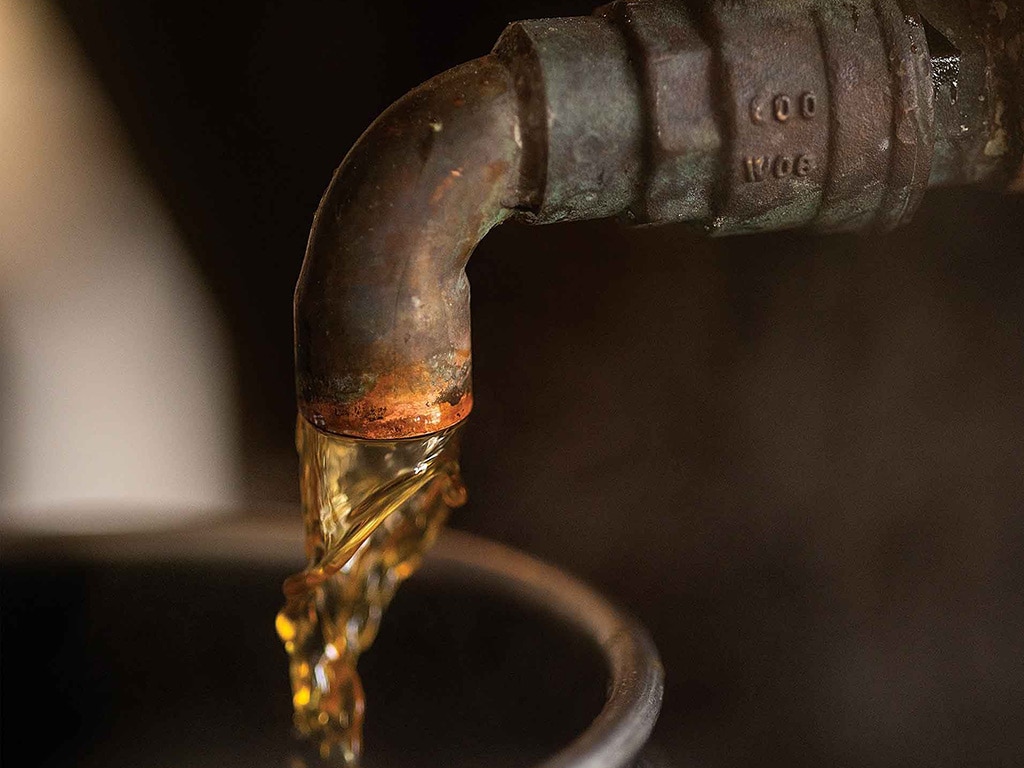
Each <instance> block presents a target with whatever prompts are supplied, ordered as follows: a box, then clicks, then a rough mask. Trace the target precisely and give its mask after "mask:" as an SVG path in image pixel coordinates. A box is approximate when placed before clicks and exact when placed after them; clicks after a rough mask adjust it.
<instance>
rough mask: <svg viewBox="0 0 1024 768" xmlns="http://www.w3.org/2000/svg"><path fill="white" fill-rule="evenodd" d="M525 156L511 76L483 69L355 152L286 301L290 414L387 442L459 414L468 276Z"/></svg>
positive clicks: (486, 64) (454, 77)
mask: <svg viewBox="0 0 1024 768" xmlns="http://www.w3.org/2000/svg"><path fill="white" fill-rule="evenodd" d="M521 149H522V148H521V141H520V136H519V123H518V117H517V108H516V99H515V95H514V93H513V87H512V82H511V76H510V74H509V72H508V70H507V69H506V68H505V67H504V66H503V65H501V64H500V63H498V61H497V60H496V59H495V58H494V57H492V56H486V57H484V58H481V59H477V60H475V61H471V62H468V63H466V64H463V65H461V66H458V67H455V68H454V69H451V70H449V71H448V72H445V73H444V74H442V75H439V76H437V77H435V78H433V79H432V80H430V81H429V82H427V83H425V84H424V85H422V86H420V87H419V88H416V89H415V90H413V91H411V92H409V93H408V94H406V95H405V96H404V97H402V98H401V99H400V100H399V101H397V102H396V103H395V104H394V105H393V106H392V107H391V108H390V109H388V110H387V111H386V112H384V114H382V115H381V116H380V117H379V118H378V119H377V120H376V121H375V122H374V123H373V125H371V126H370V128H369V129H368V130H367V131H366V133H364V134H363V136H362V138H360V139H359V141H358V142H357V143H356V145H355V146H354V147H353V148H352V150H351V151H350V152H349V154H348V156H347V157H346V158H345V160H344V162H343V163H342V164H341V166H340V167H339V168H338V170H337V172H336V173H335V174H334V178H333V180H332V181H331V184H330V187H328V189H327V192H326V194H325V195H324V197H323V200H322V201H321V203H320V207H319V209H318V211H317V213H316V216H315V218H314V222H313V228H312V231H311V233H310V237H309V244H308V247H307V251H306V260H305V262H304V264H303V267H302V273H301V275H300V277H299V282H298V286H297V287H296V291H295V339H296V342H295V364H296V374H297V389H298V400H299V410H300V411H301V413H302V415H303V416H304V417H305V418H306V419H307V420H309V422H310V423H311V424H313V425H314V426H316V427H317V428H319V429H321V430H325V431H328V432H333V433H335V434H343V435H352V436H356V437H364V438H374V439H391V438H399V437H411V436H415V435H423V434H429V433H431V432H436V431H438V430H440V429H444V428H445V427H448V426H451V425H453V424H456V423H458V422H459V421H461V420H462V419H463V418H465V417H466V415H468V413H469V410H470V408H471V405H472V393H471V388H470V367H471V363H470V338H469V337H470V316H469V283H468V281H467V279H466V273H465V271H464V269H465V266H466V262H467V261H468V259H469V256H470V254H471V253H472V252H473V248H474V247H475V246H476V244H477V243H478V242H479V241H480V240H481V239H482V238H483V237H484V235H486V234H487V232H488V231H489V230H490V229H491V228H492V227H493V226H495V225H496V224H498V223H500V222H501V221H503V220H504V219H506V218H507V217H508V216H509V215H510V214H511V213H512V209H513V208H514V207H515V205H516V203H517V193H516V191H515V186H516V183H517V182H518V174H519V167H520V155H521Z"/></svg>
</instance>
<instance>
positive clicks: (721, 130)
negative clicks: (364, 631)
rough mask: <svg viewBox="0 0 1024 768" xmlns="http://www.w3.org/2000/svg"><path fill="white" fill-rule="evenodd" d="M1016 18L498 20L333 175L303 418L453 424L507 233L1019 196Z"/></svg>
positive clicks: (945, 11) (897, 214) (872, 210)
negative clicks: (484, 246)
mask: <svg viewBox="0 0 1024 768" xmlns="http://www.w3.org/2000/svg"><path fill="white" fill-rule="evenodd" d="M1021 15H1022V14H1021V8H1020V3H1019V0H1015V1H1014V2H1003V1H1002V0H962V1H959V0H711V1H710V2H698V1H697V0H694V1H693V2H689V3H688V2H683V1H682V0H617V2H614V3H612V4H610V5H607V6H604V7H602V8H600V9H598V11H597V14H596V18H574V19H547V20H543V21H536V22H519V23H516V24H513V25H511V26H510V27H509V28H508V29H507V30H506V32H505V33H504V34H503V35H502V38H501V39H500V40H499V42H498V45H497V47H496V49H495V53H494V54H492V55H491V56H488V57H485V58H483V59H478V60H477V61H474V62H470V63H468V64H465V65H463V66H461V67H458V68H456V69H454V70H451V71H450V72H448V73H445V74H443V75H440V76H439V77H437V78H435V79H434V80H432V81H430V82H429V83H427V84H425V85H424V86H421V87H420V88H419V89H416V90H414V91H412V92H411V93H409V94H408V95H407V96H405V97H404V98H402V99H401V100H399V101H398V102H397V103H396V104H395V105H394V106H393V107H392V108H391V109H389V110H388V111H387V112H385V113H384V114H383V115H382V116H381V117H380V119H378V120H377V122H375V123H374V124H373V125H372V126H371V127H370V129H369V130H368V131H367V132H366V134H365V135H364V136H363V137H362V138H361V139H360V140H359V142H358V143H357V145H356V146H355V148H353V150H352V151H351V153H350V154H349V155H348V157H347V158H346V159H345V161H344V162H343V163H342V165H341V167H340V168H339V169H338V172H337V173H336V174H335V177H334V179H333V181H332V182H331V186H330V188H329V189H328V191H327V194H326V195H325V197H324V200H323V201H322V203H321V205H320V209H319V211H318V212H317V215H316V218H315V220H314V225H313V231H312V233H311V235H310V241H309V246H308V250H307V254H306V261H305V264H304V266H303V271H302V275H301V276H300V279H299V285H298V288H297V289H296V299H295V300H296V304H295V333H296V369H297V386H298V399H299V408H300V410H301V412H302V414H303V416H304V417H305V418H306V419H307V420H309V421H310V422H311V423H312V424H313V425H314V426H316V427H318V428H319V429H321V430H324V431H328V432H333V433H337V434H346V435H353V436H357V437H365V438H386V439H393V438H400V437H412V436H417V435H423V434H428V433H430V432H434V431H437V430H440V429H444V428H445V427H448V426H451V425H452V424H455V423H457V422H458V421H460V420H462V419H463V418H465V417H466V416H467V415H468V413H469V410H470V408H471V405H472V395H471V382H470V374H471V355H470V330H469V285H468V283H467V281H466V276H465V272H464V267H465V265H466V261H467V260H468V259H469V256H470V254H471V253H472V251H473V248H474V247H475V245H476V244H477V242H479V240H480V239H481V238H483V237H484V235H485V234H486V233H487V232H488V231H489V230H490V229H491V227H493V226H495V225H496V224H498V223H500V222H502V221H504V220H506V219H507V218H510V217H513V216H514V217H517V218H519V219H520V220H523V221H527V222H531V223H544V222H552V221H563V220H571V219H587V218H596V217H600V216H610V215H615V214H622V215H624V216H625V217H626V218H627V219H629V220H631V221H634V222H636V223H641V224H657V223H662V222H671V221H690V222H695V223H698V224H700V225H702V226H703V227H704V228H705V229H706V230H707V231H708V232H710V233H713V234H732V233H744V232H759V231H765V230H776V229H785V228H792V227H812V228H815V229H819V230H824V231H849V230H877V229H886V228H890V227H894V226H898V225H899V224H901V223H903V222H905V221H907V220H908V219H909V218H910V217H911V216H912V215H913V213H914V211H915V210H916V208H917V206H918V204H919V202H920V200H921V197H922V195H923V194H924V191H925V189H926V187H928V186H937V185H946V184H974V185H981V184H984V185H988V186H993V187H1003V188H1005V187H1006V186H1007V185H1010V187H1011V188H1015V187H1014V185H1016V187H1024V179H1022V178H1021V177H1024V166H1022V155H1024V141H1022V136H1024V109H1022V99H1024V86H1022V83H1021V81H1022V79H1024V77H1022V71H1024V68H1022V64H1021V61H1022V50H1024V42H1022V31H1024V27H1022V24H1021ZM1019 169H1020V170H1019ZM1015 176H1016V177H1017V180H1016V182H1014V177H1015Z"/></svg>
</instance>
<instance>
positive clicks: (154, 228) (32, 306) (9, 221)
mask: <svg viewBox="0 0 1024 768" xmlns="http://www.w3.org/2000/svg"><path fill="white" fill-rule="evenodd" d="M0 178H2V179H3V183H2V184H0V521H2V522H3V523H4V524H5V525H8V526H15V527H29V528H34V529H54V530H101V529H102V530H110V529H117V528H137V527H145V526H150V525H162V524H165V523H167V522H170V521H172V520H177V519H180V518H182V517H195V516H200V515H204V514H213V510H224V509H226V508H228V507H230V506H231V505H232V504H234V503H236V502H237V498H238V490H239V476H238V475H239V470H238V467H239V458H238V450H237V448H238V446H237V445H236V442H237V437H236V435H237V429H236V423H235V422H236V418H237V417H236V406H235V403H234V397H233V396H234V393H233V384H232V382H233V370H232V357H231V353H230V349H229V343H228V339H227V335H226V332H225V329H224V327H223V324H222V321H221V318H220V317H219V315H218V313H217V310H216V307H215V306H214V303H213V300H212V298H211V296H210V295H209V292H208V290H207V289H206V287H205V286H204V285H203V283H202V282H201V280H200V278H199V276H198V275H197V273H196V272H195V270H194V268H193V266H192V264H191V263H190V261H189V257H188V253H187V252H186V250H185V248H184V246H183V244H182V242H181V240H180V238H179V236H178V234H177V233H176V231H175V230H174V227H173V226H172V224H171V222H170V220H169V217H168V216H167V214H166V213H165V212H164V211H163V210H162V209H161V206H160V202H159V200H158V198H157V196H156V195H155V193H154V191H153V190H152V189H151V188H150V186H149V185H148V184H147V182H146V179H145V177H144V176H143V174H142V173H141V171H140V170H139V169H138V168H137V167H136V166H135V164H134V162H133V160H132V157H131V154H130V152H129V150H128V148H127V144H126V142H125V140H124V137H123V136H122V134H121V133H120V131H119V128H118V126H117V124H116V120H115V117H114V115H113V113H112V110H111V108H110V107H109V105H108V104H107V103H106V102H105V100H104V96H103V94H102V92H101V91H100V89H99V87H98V85H97V84H96V83H95V82H94V81H93V80H92V79H91V77H90V75H89V72H88V71H87V65H86V63H85V61H84V60H83V58H82V56H81V55H80V54H79V52H78V51H77V50H76V48H75V45H74V41H73V39H72V37H71V35H70V34H69V32H68V31H67V30H66V29H65V27H64V26H63V23H62V21H61V19H60V18H59V17H58V16H57V15H56V14H55V13H54V12H53V10H52V9H51V8H50V7H49V6H48V5H47V4H45V3H42V2H32V1H31V0H7V1H6V2H4V3H0Z"/></svg>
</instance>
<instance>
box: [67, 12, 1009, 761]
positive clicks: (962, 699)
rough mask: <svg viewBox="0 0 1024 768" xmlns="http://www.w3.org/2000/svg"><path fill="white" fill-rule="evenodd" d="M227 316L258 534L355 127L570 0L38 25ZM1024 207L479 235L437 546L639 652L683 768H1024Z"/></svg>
mask: <svg viewBox="0 0 1024 768" xmlns="http://www.w3.org/2000/svg"><path fill="white" fill-rule="evenodd" d="M58 6H59V7H60V8H61V9H62V10H63V11H64V12H65V15H66V18H67V19H68V20H69V21H70V23H71V25H72V27H73V29H74V30H75V32H76V34H77V35H78V37H79V39H80V42H81V44H82V46H83V48H84V49H85V51H86V52H87V53H88V55H89V56H90V58H91V59H92V61H93V63H94V65H95V67H96V69H97V71H98V73H99V75H100V77H101V79H102V81H103V83H104V84H105V86H106V88H107V90H108V92H109V95H110V96H111V98H112V100H113V102H114V103H115V105H116V107H117V108H118V110H119V112H120V114H121V117H122V119H123V122H124V124H125V126H126V127H127V129H128V131H129V133H130V135H131V138H132V141H133V144H134V149H135V151H136V153H137V156H138V158H139V160H140V162H141V163H142V164H143V166H144V167H145V168H146V169H147V170H148V171H149V172H150V174H151V176H152V178H153V179H154V180H155V182H156V184H157V185H158V187H159V189H160V191H161V192H162V194H163V196H164V199H165V201H166V203H167V205H168V206H169V208H170V209H171V210H172V212H173V214H174V216H175V218H176V220H177V222H178V225H179V226H180V228H181V230H182V231H183V232H184V234H185V236H186V238H187V241H188V243H189V244H190V246H191V250H192V253H193V254H194V257H195V259H196V261H197V263H198V265H199V266H200V267H201V269H202V271H203V274H204V275H205V277H206V279H207V280H208V281H209V284H210V286H211V287H212V289H213V291H214V292H215V295H216V297H217V299H218V300H219V302H220V304H221V307H222V309H223V311H224V313H225V316H226V317H227V319H228V323H229V326H230V331H231V334H232V339H233V341H234V350H235V355H236V356H237V359H236V360H235V361H234V362H235V369H236V370H237V371H238V376H239V379H238V382H237V383H238V391H239V393H240V397H239V408H240V410H241V413H240V415H241V417H242V420H241V423H242V424H243V429H244V435H243V438H244V449H245V462H246V464H245V469H246V480H247V489H246V493H247V497H248V499H249V500H250V502H251V506H252V510H253V514H266V513H260V511H259V510H260V508H261V507H264V508H265V507H266V506H267V503H268V502H274V501H279V500H290V499H294V498H295V497H296V493H295V490H294V488H295V484H296V462H295V459H294V456H293V448H292V430H293V427H294V413H295V411H294V392H293V389H292V358H291V355H292V351H291V293H292V287H293V285H294V282H295V278H296V276H297V274H298V270H299V265H300V263H301V259H302V253H303V248H304V245H305V239H306V234H307V231H308V227H309V224H310V222H311V218H312V212H313V210H314V208H315V206H316V203H317V201H318V199H319V196H320V194H321V192H322V190H323V188H324V187H325V186H326V184H327V182H328V180H329V178H330V174H331V172H332V170H333V169H334V167H335V166H336V165H337V164H338V163H339V162H340V160H341V158H342V156H343V155H344V153H345V151H346V150H347V149H348V147H349V146H350V145H351V144H352V143H353V142H354V140H355V139H356V138H357V137H358V135H359V134H360V133H361V131H362V130H363V129H364V128H365V127H366V125H367V124H368V123H369V122H370V120H371V119H372V118H373V117H374V116H375V115H376V114H377V113H379V112H380V111H381V110H382V109H383V108H384V107H386V106H387V105H388V104H389V103H390V102H391V101H393V100H394V99H395V98H397V97H398V96H400V95H401V94H402V93H403V92H405V91H406V90H408V89H409V88H410V87H412V86H413V85H415V84H417V83H418V82H420V81H422V80H425V79H427V78H428V77H430V76H431V75H433V74H435V73H437V72H438V71H440V70H442V69H444V68H446V67H449V66H452V65H454V64H457V63H459V62H461V61H464V60H466V59H468V58H472V57H475V56H478V55H482V54H484V53H486V52H487V51H488V49H489V48H490V46H491V45H492V44H493V41H494V40H495V39H496V38H497V36H498V34H499V33H500V32H501V29H502V28H503V26H504V25H505V23H507V22H508V21H510V20H513V19H516V18H526V17H535V16H557V15H567V14H578V13H588V12H589V11H590V10H591V7H592V6H591V5H590V4H589V3H586V2H568V1H565V2H539V1H533V2H518V3H512V2H508V1H507V0H502V1H494V2H490V3H480V2H468V1H466V0H458V1H452V2H445V3H424V2H414V1H413V0H406V1H405V2H386V3H385V2H371V1H370V0H362V1H360V2H340V1H337V2H319V3H314V2H246V3H241V2H224V3H209V2H197V1H196V0H187V1H185V2H181V1H180V0H179V1H176V2H169V1H167V0H160V1H159V2H147V3H139V2H137V1H136V0H92V1H91V2H84V0H82V1H79V0H60V1H59V2H58ZM1022 221H1024V199H1022V198H1015V199H1014V198H1002V197H998V196H995V195H992V194H987V193H979V192H966V191H965V192H960V191H944V192H933V193H931V194H930V195H929V196H928V198H927V200H926V202H925V205H924V206H923V208H922V210H921V211H920V213H919V214H918V216H917V218H916V220H915V222H914V223H913V224H912V225H911V226H910V227H908V228H906V229H903V230H901V231H899V232H896V233H893V234H891V235H887V236H884V237H880V236H874V237H871V238H858V237H852V236H851V237H845V236H844V237H831V238H823V237H815V236H812V235H806V234H800V233H782V234H777V235H770V236H759V237H746V238H737V239H731V240H714V241H711V240H707V239H704V238H703V237H702V236H700V235H698V234H695V233H693V232H691V231H690V230H688V229H685V228H678V227H672V228H661V229H648V230H637V229H628V228H624V227H621V226H619V225H618V224H616V223H613V222H596V223H586V224H573V225H559V226H551V227H545V228H527V227H522V226H516V225H510V226H506V227H503V228H501V229H499V230H498V231H496V232H494V233H492V234H491V235H490V236H488V238H487V239H486V240H485V242H484V243H483V244H482V245H481V246H480V248H479V249H478V251H477V254H476V256H475V257H474V259H473V261H472V264H471V266H470V269H469V273H470V279H471V282H472V285H473V294H474V298H473V302H474V308H473V311H474V316H473V333H474V378H475V388H476V401H477V407H476V410H475V411H474V415H473V419H472V422H471V425H470V427H469V429H468V434H467V438H466V447H465V459H464V465H465V470H466V477H467V481H468V483H469V485H470V489H471V499H472V500H471V502H470V504H469V505H468V506H467V507H466V508H465V509H463V510H461V511H460V512H459V513H458V514H457V515H456V516H455V520H454V524H455V525H456V526H459V527H463V528H466V529H470V530H473V531H476V532H480V533H483V534H486V535H488V536H491V537H493V538H496V539H499V540H501V541H504V542H508V543H510V544H513V545H516V546H519V547H521V548H524V549H526V550H528V551H530V552H533V553H535V554H537V555H539V556H541V557H544V558H546V559H548V560H550V561H553V562H556V563H558V564H560V565H562V566H563V567H565V568H567V569H568V570H570V571H573V572H575V573H578V574H581V575H583V576H585V577H586V578H587V579H588V580H590V581H591V582H592V583H594V584H596V585H597V586H598V587H600V588H601V589H602V590H604V591H605V592H606V593H607V594H609V595H611V596H612V597H613V598H615V599H616V600H617V601H619V602H620V603H623V604H625V605H627V606H629V607H630V608H631V609H632V610H633V611H634V612H636V613H637V614H638V615H639V616H640V617H641V618H642V620H643V621H644V622H645V623H646V624H647V626H648V627H649V628H650V629H651V631H652V633H653V635H654V637H655V640H656V642H657V644H658V646H659V648H660V649H661V652H662V654H663V656H664V659H665V662H666V666H667V670H668V688H667V693H666V699H665V712H664V714H663V716H662V720H661V723H660V726H659V739H660V741H661V742H662V744H663V745H664V747H665V750H666V752H667V753H668V754H671V755H672V756H673V757H674V758H675V759H677V760H678V762H679V763H680V764H682V765H709V766H719V765H741V764H761V765H775V764H778V765H819V764H833V765H918V764H920V765H1011V764H1019V763H1020V761H1021V758H1022V757H1024V662H1022V658H1024V602H1022V597H1021V586H1022V576H1024V565H1022V558H1021V555H1022V545H1024V527H1022V523H1021V512H1020V510H1021V507H1022V503H1024V483H1022V479H1024V472H1022V462H1024V388H1022V384H1024V345H1022V335H1021V328H1022V322H1024V263H1022V258H1021V257H1022V256H1024V225H1022Z"/></svg>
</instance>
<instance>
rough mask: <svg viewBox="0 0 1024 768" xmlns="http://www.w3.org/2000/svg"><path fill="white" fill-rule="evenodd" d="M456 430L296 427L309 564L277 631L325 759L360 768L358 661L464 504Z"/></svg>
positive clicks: (297, 578) (304, 717) (305, 729)
mask: <svg viewBox="0 0 1024 768" xmlns="http://www.w3.org/2000/svg"><path fill="white" fill-rule="evenodd" d="M459 429H460V427H458V426H456V427H453V428H451V429H449V430H446V431H444V432H439V433H436V434H433V435H428V436H427V437H423V438H415V439H410V440H397V441H383V440H356V439H352V438H343V437H336V436H333V435H326V434H323V433H321V432H318V431H317V430H316V429H314V428H313V427H312V426H310V424H309V423H308V422H306V420H305V419H303V418H301V417H300V418H299V420H298V428H297V430H296V437H295V442H296V447H297V448H298V451H299V462H300V471H301V481H300V483H301V494H302V514H303V518H304V520H305V525H306V555H307V557H308V558H309V564H308V566H307V567H306V569H305V570H304V571H302V572H301V573H297V574H295V575H294V576H290V577H289V578H288V579H287V580H286V581H285V583H284V593H285V598H286V603H285V606H284V608H282V609H281V612H280V613H279V614H278V615H277V622H276V627H277V634H278V635H279V636H280V637H281V640H282V641H283V642H284V645H285V650H287V651H288V656H289V669H290V674H291V683H292V703H293V704H294V707H295V726H296V728H297V729H298V731H299V733H300V734H301V735H303V736H305V737H307V738H311V739H315V740H316V741H317V742H318V743H319V749H320V755H321V757H322V758H323V759H324V760H327V761H330V762H332V763H335V764H339V765H344V766H352V765H356V764H357V763H358V760H359V754H360V751H361V747H362V726H363V710H364V704H365V701H364V695H363V688H362V684H361V682H360V680H359V675H358V673H357V672H356V662H357V661H358V659H359V654H361V653H362V652H363V651H364V650H366V649H367V648H368V647H369V646H370V644H371V643H372V642H373V640H374V638H375V637H376V634H377V628H378V627H379V625H380V620H381V616H382V615H383V613H384V610H385V609H386V608H387V606H388V603H389V602H390V601H391V598H392V597H393V596H394V594H395V589H396V588H397V587H398V585H399V584H400V583H401V581H402V580H403V579H405V578H406V577H408V576H409V575H410V574H411V573H412V572H413V571H414V570H415V569H416V567H417V566H418V565H419V563H420V559H421V557H422V555H423V552H424V551H425V550H426V549H427V548H428V547H429V546H430V545H431V544H432V543H433V541H434V539H435V538H436V537H437V534H438V532H439V531H440V529H441V526H442V525H443V524H444V521H445V519H446V518H447V517H448V512H449V510H450V509H451V508H452V507H457V506H460V505H461V504H463V503H465V501H466V491H465V487H464V486H463V484H462V480H461V478H460V477H459V465H458V432H459Z"/></svg>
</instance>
